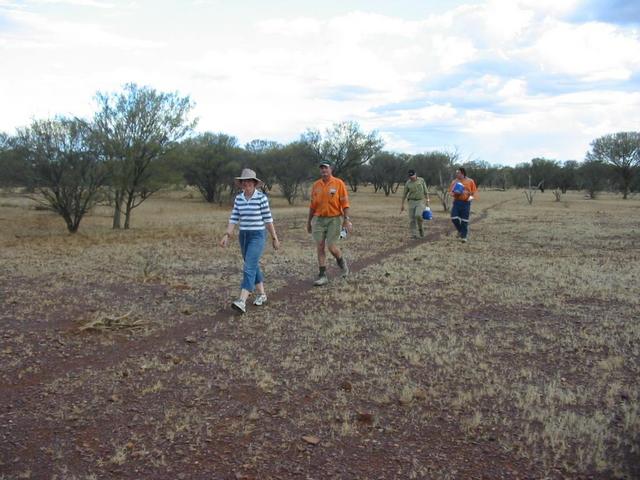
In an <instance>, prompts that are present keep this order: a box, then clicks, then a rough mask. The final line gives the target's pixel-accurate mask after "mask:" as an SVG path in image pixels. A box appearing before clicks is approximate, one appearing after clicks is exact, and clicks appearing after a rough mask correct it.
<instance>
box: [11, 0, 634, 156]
mask: <svg viewBox="0 0 640 480" xmlns="http://www.w3.org/2000/svg"><path fill="white" fill-rule="evenodd" d="M127 82H135V83H138V84H140V85H148V86H151V87H153V88H155V89H157V90H162V91H172V92H173V91H177V92H179V93H180V94H181V95H189V96H190V97H191V98H192V100H193V101H194V102H195V104H196V108H195V116H197V117H198V118H199V124H198V130H199V131H213V132H224V133H227V134H231V135H234V136H236V137H238V139H239V140H240V142H242V143H245V142H248V141H250V140H252V139H256V138H262V139H269V140H277V141H280V142H283V143H285V142H289V141H292V140H295V139H297V138H298V137H299V135H300V134H301V133H303V132H304V131H305V130H306V129H307V128H318V129H320V130H323V129H324V128H326V127H328V126H330V125H332V124H333V123H334V122H340V121H344V120H355V121H357V122H358V123H359V124H360V125H361V127H362V129H363V130H365V131H370V130H377V131H378V132H379V134H380V135H381V136H382V138H384V140H385V142H386V145H385V148H386V149H387V150H392V151H398V152H406V153H418V152H425V151H429V150H434V149H446V150H449V151H453V150H458V151H459V152H460V154H461V156H462V157H463V158H464V159H467V158H468V159H478V160H484V161H487V162H489V163H491V164H504V165H513V164H515V163H518V162H524V161H529V160H531V159H532V158H534V157H546V158H552V159H557V160H569V159H574V160H583V159H584V154H585V153H586V151H587V150H588V149H589V143H590V142H591V141H592V140H593V139H594V138H597V137H598V136H601V135H604V134H607V133H613V132H617V131H628V130H635V131H638V130H640V2H638V1H637V0H609V1H599V0H494V1H491V0H490V1H481V0H478V1H473V0H467V1H457V0H453V1H439V0H430V1H427V0H422V1H418V0H414V1H410V0H394V1H387V0H384V1H383V0H366V1H365V0H362V1H359V0H341V1H339V0H316V1H313V2H311V1H306V0H269V1H262V0H260V1H258V0H251V1H248V0H183V1H177V0H176V1H168V0H122V1H120V0H25V1H18V0H0V131H5V132H7V133H13V132H14V129H15V128H16V127H20V126H25V125H27V124H28V123H29V122H30V121H31V120H32V119H40V118H48V117H51V116H54V115H57V114H63V115H78V116H85V117H89V116H91V115H92V113H93V112H94V110H95V108H96V104H95V101H94V96H95V93H96V92H97V91H102V92H113V91H118V90H119V89H120V88H121V87H122V85H123V84H125V83H127Z"/></svg>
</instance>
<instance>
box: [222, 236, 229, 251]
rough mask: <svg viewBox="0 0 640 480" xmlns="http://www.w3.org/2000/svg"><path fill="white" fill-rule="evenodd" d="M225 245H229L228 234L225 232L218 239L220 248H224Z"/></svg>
mask: <svg viewBox="0 0 640 480" xmlns="http://www.w3.org/2000/svg"><path fill="white" fill-rule="evenodd" d="M227 245H229V234H228V233H225V234H224V235H223V236H222V240H220V246H221V247H222V248H226V246H227Z"/></svg>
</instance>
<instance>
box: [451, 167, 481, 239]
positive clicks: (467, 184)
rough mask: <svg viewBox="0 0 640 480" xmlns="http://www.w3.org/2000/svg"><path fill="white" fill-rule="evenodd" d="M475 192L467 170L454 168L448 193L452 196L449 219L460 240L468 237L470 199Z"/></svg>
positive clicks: (474, 184) (474, 183)
mask: <svg viewBox="0 0 640 480" xmlns="http://www.w3.org/2000/svg"><path fill="white" fill-rule="evenodd" d="M477 192H478V187H476V182H474V181H473V179H472V178H469V177H467V171H466V170H465V169H464V168H463V167H460V168H458V169H457V170H456V178H455V180H453V182H451V185H450V186H449V194H450V195H451V196H452V197H453V206H452V207H451V221H452V222H453V225H454V226H455V227H456V230H458V237H459V238H460V241H462V242H466V241H467V240H468V238H469V214H470V213H471V201H472V200H473V199H474V196H476V194H477Z"/></svg>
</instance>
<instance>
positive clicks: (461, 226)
mask: <svg viewBox="0 0 640 480" xmlns="http://www.w3.org/2000/svg"><path fill="white" fill-rule="evenodd" d="M469 213H471V202H465V201H463V200H454V201H453V206H452V207H451V221H452V222H453V225H454V226H455V227H456V230H458V233H459V234H460V237H461V238H467V235H468V233H469Z"/></svg>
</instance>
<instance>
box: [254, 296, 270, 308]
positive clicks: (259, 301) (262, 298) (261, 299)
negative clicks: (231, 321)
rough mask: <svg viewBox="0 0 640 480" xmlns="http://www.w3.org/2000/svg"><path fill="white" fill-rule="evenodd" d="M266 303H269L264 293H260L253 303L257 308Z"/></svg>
mask: <svg viewBox="0 0 640 480" xmlns="http://www.w3.org/2000/svg"><path fill="white" fill-rule="evenodd" d="M265 303H267V296H266V295H265V294H264V293H260V294H259V295H258V296H256V299H255V300H254V301H253V304H254V305H257V306H260V305H264V304H265Z"/></svg>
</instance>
